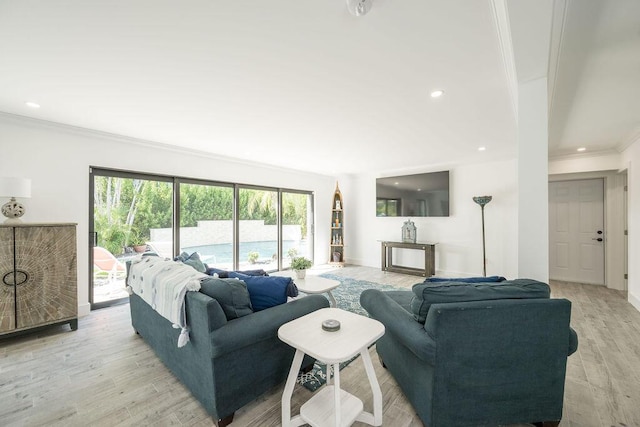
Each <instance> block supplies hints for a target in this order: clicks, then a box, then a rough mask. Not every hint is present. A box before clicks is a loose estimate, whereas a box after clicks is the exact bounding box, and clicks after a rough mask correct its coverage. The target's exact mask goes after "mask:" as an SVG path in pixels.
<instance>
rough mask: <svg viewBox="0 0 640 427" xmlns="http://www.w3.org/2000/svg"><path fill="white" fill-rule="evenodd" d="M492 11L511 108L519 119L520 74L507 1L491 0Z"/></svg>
mask: <svg viewBox="0 0 640 427" xmlns="http://www.w3.org/2000/svg"><path fill="white" fill-rule="evenodd" d="M491 11H492V12H493V20H494V23H495V26H496V35H497V36H498V45H499V46H500V53H501V56H502V64H503V66H504V72H505V75H506V78H507V86H508V88H509V94H510V95H511V106H512V108H513V112H514V114H515V117H516V120H517V119H518V74H517V71H516V60H515V56H514V53H513V41H512V40H511V26H510V24H509V11H508V10H507V2H506V0H491Z"/></svg>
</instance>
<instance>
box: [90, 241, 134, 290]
mask: <svg viewBox="0 0 640 427" xmlns="http://www.w3.org/2000/svg"><path fill="white" fill-rule="evenodd" d="M93 265H95V266H96V267H98V268H99V269H100V270H101V271H106V272H108V273H109V282H113V281H114V280H115V279H116V277H117V275H118V273H123V274H124V273H125V272H126V271H127V270H126V268H125V266H124V264H123V263H121V262H120V261H118V259H117V258H116V257H115V256H113V254H112V253H111V252H109V251H108V250H107V249H105V248H103V247H100V246H94V247H93Z"/></svg>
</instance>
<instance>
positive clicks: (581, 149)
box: [578, 147, 587, 151]
mask: <svg viewBox="0 0 640 427" xmlns="http://www.w3.org/2000/svg"><path fill="white" fill-rule="evenodd" d="M586 150H587V149H586V148H585V147H580V148H578V151H586Z"/></svg>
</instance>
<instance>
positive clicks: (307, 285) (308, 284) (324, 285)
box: [269, 270, 340, 307]
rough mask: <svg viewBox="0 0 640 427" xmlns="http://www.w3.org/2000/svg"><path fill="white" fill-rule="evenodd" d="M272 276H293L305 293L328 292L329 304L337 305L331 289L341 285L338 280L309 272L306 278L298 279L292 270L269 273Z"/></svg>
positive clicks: (300, 289)
mask: <svg viewBox="0 0 640 427" xmlns="http://www.w3.org/2000/svg"><path fill="white" fill-rule="evenodd" d="M269 274H270V275H271V276H282V277H291V278H292V279H293V281H294V282H295V284H296V286H297V287H298V290H299V291H301V292H304V293H305V294H324V293H326V294H327V296H328V297H329V304H330V305H331V307H336V306H337V303H336V299H335V298H334V297H333V294H332V293H331V291H332V290H333V289H335V288H337V287H338V286H340V282H339V281H337V280H332V279H326V278H324V277H319V276H314V275H310V274H309V272H307V275H306V276H305V278H304V279H298V278H297V277H296V275H295V273H294V272H293V271H291V270H285V271H277V272H275V273H269Z"/></svg>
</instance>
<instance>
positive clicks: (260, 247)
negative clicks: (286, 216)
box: [180, 240, 309, 265]
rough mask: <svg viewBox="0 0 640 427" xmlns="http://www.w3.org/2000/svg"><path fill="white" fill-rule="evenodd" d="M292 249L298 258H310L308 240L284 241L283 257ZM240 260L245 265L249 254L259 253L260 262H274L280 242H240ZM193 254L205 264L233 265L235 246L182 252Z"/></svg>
mask: <svg viewBox="0 0 640 427" xmlns="http://www.w3.org/2000/svg"><path fill="white" fill-rule="evenodd" d="M291 248H296V249H297V250H298V254H297V256H305V257H307V258H309V253H308V243H307V241H306V240H283V241H282V252H283V255H282V256H283V257H284V258H286V257H287V252H288V251H289V249H291ZM239 250H240V258H239V260H238V262H239V263H244V262H246V261H247V260H248V259H249V252H258V255H259V256H258V261H261V260H272V259H274V258H275V256H276V255H277V253H278V242H277V241H275V240H273V241H263V242H240V248H239ZM180 251H181V252H182V251H185V252H188V253H192V252H198V253H199V254H200V258H201V259H202V261H203V262H205V263H207V264H211V265H214V264H232V263H233V245H231V243H219V244H215V245H200V246H189V247H186V248H182V249H181V250H180Z"/></svg>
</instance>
